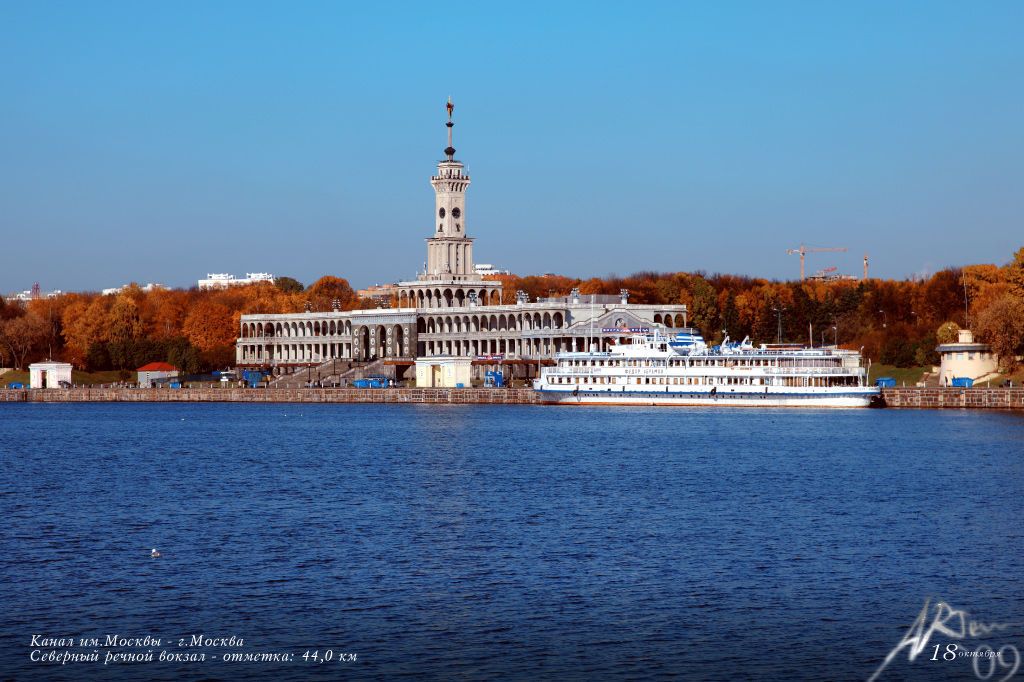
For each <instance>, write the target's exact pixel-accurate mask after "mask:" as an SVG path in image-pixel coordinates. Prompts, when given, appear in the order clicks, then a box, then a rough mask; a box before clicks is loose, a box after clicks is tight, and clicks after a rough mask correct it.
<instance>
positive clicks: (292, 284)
mask: <svg viewBox="0 0 1024 682" xmlns="http://www.w3.org/2000/svg"><path fill="white" fill-rule="evenodd" d="M274 286H276V287H277V288H278V289H280V290H281V291H283V292H284V293H286V294H298V293H301V292H302V291H304V290H305V288H306V287H304V286H302V282H300V281H298V280H296V279H292V278H291V277H277V278H275V279H274Z"/></svg>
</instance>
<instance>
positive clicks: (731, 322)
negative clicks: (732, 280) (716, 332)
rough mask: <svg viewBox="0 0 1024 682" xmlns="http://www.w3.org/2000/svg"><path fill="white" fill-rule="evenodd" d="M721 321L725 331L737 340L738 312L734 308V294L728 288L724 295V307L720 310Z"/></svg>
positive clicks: (738, 329) (738, 331) (738, 327)
mask: <svg viewBox="0 0 1024 682" xmlns="http://www.w3.org/2000/svg"><path fill="white" fill-rule="evenodd" d="M722 323H723V324H724V325H725V329H726V331H727V332H728V333H729V334H731V335H732V337H733V338H734V339H736V340H739V338H738V337H739V334H740V333H741V331H740V313H739V311H738V310H737V309H736V295H735V294H733V293H732V290H731V289H730V290H729V293H728V294H727V295H726V297H725V309H724V310H723V311H722Z"/></svg>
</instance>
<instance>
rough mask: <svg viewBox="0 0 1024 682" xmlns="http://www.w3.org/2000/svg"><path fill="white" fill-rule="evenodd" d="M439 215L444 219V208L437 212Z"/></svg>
mask: <svg viewBox="0 0 1024 682" xmlns="http://www.w3.org/2000/svg"><path fill="white" fill-rule="evenodd" d="M455 210H458V209H455ZM437 215H439V216H440V217H442V218H444V207H443V206H442V207H441V210H440V211H438V212H437Z"/></svg>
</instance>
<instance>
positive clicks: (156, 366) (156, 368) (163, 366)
mask: <svg viewBox="0 0 1024 682" xmlns="http://www.w3.org/2000/svg"><path fill="white" fill-rule="evenodd" d="M135 371H136V372H177V371H178V368H177V367H175V366H174V365H168V364H167V363H166V362H151V363H149V364H148V365H143V366H142V367H139V368H138V369H137V370H135Z"/></svg>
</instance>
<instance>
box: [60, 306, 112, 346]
mask: <svg viewBox="0 0 1024 682" xmlns="http://www.w3.org/2000/svg"><path fill="white" fill-rule="evenodd" d="M104 298H108V297H104V296H95V297H94V298H93V300H92V301H89V300H88V299H87V298H82V299H80V300H78V301H75V302H74V303H72V304H71V305H69V306H68V307H67V308H65V309H64V315H63V316H62V321H63V323H64V340H65V341H66V342H67V345H68V352H69V354H71V355H73V356H77V357H79V358H84V357H85V355H86V352H87V351H88V350H89V348H90V347H91V346H92V345H93V344H94V343H106V342H107V338H108V328H107V322H108V317H107V307H106V304H105V302H104Z"/></svg>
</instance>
